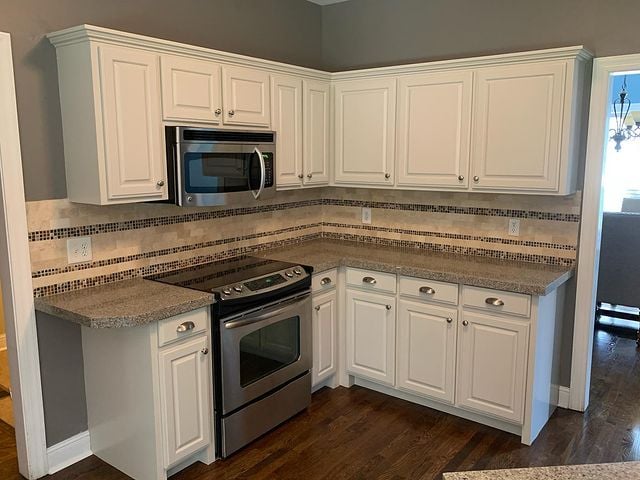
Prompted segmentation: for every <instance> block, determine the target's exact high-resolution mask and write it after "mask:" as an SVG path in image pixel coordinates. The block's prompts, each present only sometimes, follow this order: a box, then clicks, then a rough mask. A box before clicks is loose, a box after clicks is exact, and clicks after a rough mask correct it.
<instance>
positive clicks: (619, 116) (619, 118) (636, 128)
mask: <svg viewBox="0 0 640 480" xmlns="http://www.w3.org/2000/svg"><path fill="white" fill-rule="evenodd" d="M630 108H631V100H629V98H628V97H627V76H626V75H625V76H624V80H623V81H622V88H621V89H620V93H619V94H618V98H616V99H615V100H614V101H613V115H614V116H615V119H616V128H612V129H610V130H609V133H610V134H611V137H610V140H613V141H614V142H616V146H615V149H616V152H619V151H620V149H621V148H622V147H621V143H622V142H623V141H625V140H628V139H630V138H637V137H640V122H634V119H633V115H632V116H629V109H630Z"/></svg>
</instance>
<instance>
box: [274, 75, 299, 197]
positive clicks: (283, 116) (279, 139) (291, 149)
mask: <svg viewBox="0 0 640 480" xmlns="http://www.w3.org/2000/svg"><path fill="white" fill-rule="evenodd" d="M271 100H272V102H273V103H272V106H271V114H272V122H271V123H272V128H273V129H274V130H275V132H276V152H277V153H276V185H277V186H278V187H296V186H301V185H302V178H303V173H302V80H300V79H297V78H295V77H289V76H284V75H272V77H271Z"/></svg>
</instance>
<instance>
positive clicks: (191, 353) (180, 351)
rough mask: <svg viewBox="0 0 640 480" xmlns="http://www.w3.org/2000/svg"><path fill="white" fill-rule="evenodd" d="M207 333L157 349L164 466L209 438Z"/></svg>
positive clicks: (208, 440) (209, 360)
mask: <svg viewBox="0 0 640 480" xmlns="http://www.w3.org/2000/svg"><path fill="white" fill-rule="evenodd" d="M208 344H209V342H208V339H207V336H206V335H201V336H199V337H197V338H194V339H192V340H187V341H185V342H181V343H179V344H177V345H176V346H174V347H167V348H165V349H163V350H161V351H160V394H161V401H162V411H163V413H164V423H165V435H166V438H165V442H164V444H165V467H168V466H171V465H174V464H175V463H177V462H179V461H180V460H182V459H184V458H186V457H188V456H189V455H191V454H192V453H194V452H196V451H198V450H200V449H201V448H203V447H206V446H207V445H209V442H210V441H211V427H210V425H211V411H210V405H209V395H210V393H211V388H212V386H211V370H210V365H211V355H208V354H205V353H204V352H206V350H205V349H207V348H209V347H208Z"/></svg>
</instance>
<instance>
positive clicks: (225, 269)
mask: <svg viewBox="0 0 640 480" xmlns="http://www.w3.org/2000/svg"><path fill="white" fill-rule="evenodd" d="M296 265H297V264H294V263H288V262H279V261H276V260H268V259H266V258H258V257H250V256H243V257H236V258H232V259H229V260H222V261H219V262H212V263H205V264H202V265H196V266H194V267H188V268H184V269H182V270H177V271H173V272H168V273H163V274H158V275H153V276H150V277H147V278H148V279H149V280H155V281H158V282H163V283H169V284H171V285H177V286H180V287H186V288H192V289H194V290H201V291H204V292H217V291H218V290H220V289H221V288H222V287H224V286H227V285H232V284H239V283H245V282H247V281H248V280H251V279H254V278H259V277H263V276H265V275H269V274H270V273H273V272H277V271H279V270H283V269H285V268H293V267H295V266H296Z"/></svg>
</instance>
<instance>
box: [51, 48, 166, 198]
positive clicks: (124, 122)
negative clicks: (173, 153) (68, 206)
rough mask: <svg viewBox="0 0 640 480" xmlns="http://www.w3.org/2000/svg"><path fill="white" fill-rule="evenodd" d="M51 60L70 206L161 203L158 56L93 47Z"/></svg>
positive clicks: (162, 164)
mask: <svg viewBox="0 0 640 480" xmlns="http://www.w3.org/2000/svg"><path fill="white" fill-rule="evenodd" d="M57 56H58V75H59V88H60V104H61V109H62V122H63V127H64V128H63V137H64V147H65V163H66V169H65V170H66V176H67V195H68V198H69V200H71V201H72V202H81V203H90V204H95V205H106V204H114V203H127V202H143V201H149V200H164V199H166V198H167V179H166V169H167V167H166V161H165V147H164V130H163V125H162V113H161V112H162V110H161V102H160V56H159V55H158V54H155V53H153V52H149V51H147V50H138V49H135V48H129V47H124V46H116V45H108V44H101V43H98V42H93V41H86V42H83V43H79V44H72V45H69V46H63V47H59V48H58V51H57Z"/></svg>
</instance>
